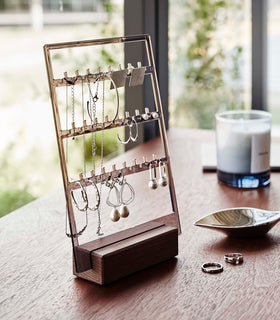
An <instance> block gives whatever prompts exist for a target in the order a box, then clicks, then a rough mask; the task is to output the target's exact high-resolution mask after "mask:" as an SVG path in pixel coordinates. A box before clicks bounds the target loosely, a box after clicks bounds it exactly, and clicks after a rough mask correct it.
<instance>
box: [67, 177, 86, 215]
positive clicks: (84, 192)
mask: <svg viewBox="0 0 280 320" xmlns="http://www.w3.org/2000/svg"><path fill="white" fill-rule="evenodd" d="M77 184H78V185H79V186H80V188H81V189H82V190H81V194H82V199H83V201H84V206H83V207H81V208H80V207H79V205H78V203H77V201H76V198H75V196H74V190H71V196H72V199H73V202H74V206H75V207H76V208H77V209H78V210H79V211H87V208H88V197H87V193H86V190H85V188H84V187H83V186H82V184H81V183H80V182H77Z"/></svg>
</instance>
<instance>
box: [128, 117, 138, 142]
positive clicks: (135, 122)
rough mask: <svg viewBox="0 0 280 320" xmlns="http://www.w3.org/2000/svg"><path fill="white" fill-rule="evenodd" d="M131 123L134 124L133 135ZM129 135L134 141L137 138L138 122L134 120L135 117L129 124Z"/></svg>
mask: <svg viewBox="0 0 280 320" xmlns="http://www.w3.org/2000/svg"><path fill="white" fill-rule="evenodd" d="M133 123H134V124H135V130H136V132H135V137H133V136H132V127H133ZM129 135H130V139H131V140H132V141H133V142H135V141H136V140H137V139H138V123H137V121H135V119H132V124H131V126H129Z"/></svg>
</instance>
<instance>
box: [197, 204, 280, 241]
mask: <svg viewBox="0 0 280 320" xmlns="http://www.w3.org/2000/svg"><path fill="white" fill-rule="evenodd" d="M279 220H280V212H277V211H267V210H262V209H255V208H230V209H224V210H220V211H216V212H214V213H211V214H209V215H207V216H205V217H203V218H201V219H199V220H197V221H196V222H195V223H194V225H195V226H198V227H204V228H209V229H214V230H217V231H221V232H223V233H225V234H226V235H228V236H229V237H256V236H261V235H264V234H266V233H267V232H268V231H269V230H270V229H271V228H272V227H274V226H275V225H276V223H277V222H278V221H279Z"/></svg>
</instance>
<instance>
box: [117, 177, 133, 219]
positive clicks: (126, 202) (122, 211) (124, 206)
mask: <svg viewBox="0 0 280 320" xmlns="http://www.w3.org/2000/svg"><path fill="white" fill-rule="evenodd" d="M120 184H121V191H120V200H121V203H122V205H121V209H120V216H121V217H122V218H127V217H128V216H129V210H128V207H127V205H129V204H130V203H131V202H132V201H133V200H134V198H135V191H134V188H133V187H132V185H131V184H130V183H128V182H127V181H126V179H125V178H123V179H122V182H121V183H120ZM125 186H127V187H128V188H129V191H130V197H129V198H128V199H127V200H125V199H124V197H123V192H124V188H125Z"/></svg>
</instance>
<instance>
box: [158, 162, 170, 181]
mask: <svg viewBox="0 0 280 320" xmlns="http://www.w3.org/2000/svg"><path fill="white" fill-rule="evenodd" d="M158 169H159V180H158V183H159V185H160V186H162V187H166V186H167V184H168V181H167V177H166V173H165V164H164V165H163V166H162V162H161V161H160V163H159V165H158ZM162 170H163V175H162Z"/></svg>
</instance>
